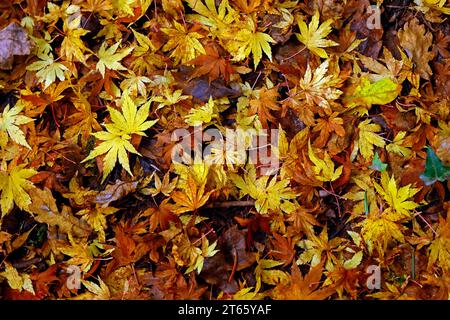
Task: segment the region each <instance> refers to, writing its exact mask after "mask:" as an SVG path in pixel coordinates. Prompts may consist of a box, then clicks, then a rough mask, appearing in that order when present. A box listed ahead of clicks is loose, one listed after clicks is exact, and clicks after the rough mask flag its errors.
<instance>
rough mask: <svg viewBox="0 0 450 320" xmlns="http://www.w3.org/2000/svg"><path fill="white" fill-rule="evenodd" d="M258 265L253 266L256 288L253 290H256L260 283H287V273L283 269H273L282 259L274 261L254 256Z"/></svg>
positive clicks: (258, 288)
mask: <svg viewBox="0 0 450 320" xmlns="http://www.w3.org/2000/svg"><path fill="white" fill-rule="evenodd" d="M256 261H257V263H258V265H257V266H256V268H255V271H254V272H255V278H256V288H255V292H258V291H259V290H260V288H261V284H262V283H267V284H270V285H277V284H280V283H287V282H288V280H289V274H288V273H287V272H285V271H282V270H278V269H273V268H275V267H278V266H280V265H282V264H283V262H282V261H276V260H271V259H259V256H258V255H257V256H256Z"/></svg>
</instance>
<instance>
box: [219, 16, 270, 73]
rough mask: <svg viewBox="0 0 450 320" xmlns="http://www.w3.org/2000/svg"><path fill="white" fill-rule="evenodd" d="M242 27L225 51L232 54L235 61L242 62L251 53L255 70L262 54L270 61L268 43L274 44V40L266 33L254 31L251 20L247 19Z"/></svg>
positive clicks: (253, 24) (254, 27)
mask: <svg viewBox="0 0 450 320" xmlns="http://www.w3.org/2000/svg"><path fill="white" fill-rule="evenodd" d="M244 26H245V27H243V28H242V29H240V30H239V31H238V32H237V34H236V35H235V37H234V41H233V43H230V44H228V45H227V50H229V51H230V52H231V53H232V55H233V60H235V61H241V60H244V59H245V58H246V57H248V56H249V55H250V53H252V54H253V67H254V69H255V70H256V67H257V66H258V64H259V62H260V61H261V58H262V53H263V52H264V53H265V54H266V56H267V57H268V58H269V60H270V61H272V49H271V48H270V43H275V40H273V39H272V37H271V36H270V35H268V34H267V33H263V32H259V31H256V26H255V23H254V22H253V20H252V19H247V21H246V24H244Z"/></svg>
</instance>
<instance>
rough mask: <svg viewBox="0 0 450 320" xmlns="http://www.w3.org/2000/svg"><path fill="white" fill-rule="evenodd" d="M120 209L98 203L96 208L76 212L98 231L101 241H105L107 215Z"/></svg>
mask: <svg viewBox="0 0 450 320" xmlns="http://www.w3.org/2000/svg"><path fill="white" fill-rule="evenodd" d="M117 211H119V209H117V208H114V207H106V208H104V207H101V206H99V205H98V204H97V205H96V206H95V207H94V208H88V209H83V210H80V211H78V212H77V213H76V214H77V215H78V216H81V218H82V219H83V220H84V221H86V222H87V223H88V224H89V225H90V226H91V227H92V229H93V230H94V231H96V232H98V239H99V241H100V242H105V240H106V238H105V229H106V228H107V224H106V217H107V216H109V215H111V214H114V213H116V212H117Z"/></svg>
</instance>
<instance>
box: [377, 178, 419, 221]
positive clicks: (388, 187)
mask: <svg viewBox="0 0 450 320" xmlns="http://www.w3.org/2000/svg"><path fill="white" fill-rule="evenodd" d="M374 186H375V189H376V190H377V191H378V193H379V194H381V195H382V196H383V198H384V200H386V202H387V203H388V204H389V206H390V207H391V208H392V209H394V210H395V213H394V214H393V215H392V217H391V218H392V219H393V220H394V221H397V220H401V219H404V218H410V217H411V210H413V209H415V208H416V207H417V206H418V204H417V203H415V202H414V201H408V199H409V198H411V197H413V196H414V195H415V194H416V193H417V192H419V190H420V189H419V188H412V187H411V185H406V186H403V187H401V188H400V189H398V188H397V183H396V182H395V178H394V176H393V175H392V176H391V178H390V179H389V175H388V173H387V172H386V171H383V172H382V173H381V186H380V185H379V184H378V183H376V182H374Z"/></svg>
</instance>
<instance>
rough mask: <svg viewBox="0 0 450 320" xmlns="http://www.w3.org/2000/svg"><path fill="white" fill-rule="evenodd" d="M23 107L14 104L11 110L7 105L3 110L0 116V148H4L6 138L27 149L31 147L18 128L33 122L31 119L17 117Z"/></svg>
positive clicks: (6, 141) (21, 116)
mask: <svg viewBox="0 0 450 320" xmlns="http://www.w3.org/2000/svg"><path fill="white" fill-rule="evenodd" d="M22 109H23V105H20V104H16V105H15V106H14V107H13V108H10V107H9V104H8V105H7V106H6V107H5V109H4V110H3V113H2V114H1V115H0V147H1V148H5V147H6V145H7V143H8V136H9V138H11V140H12V141H14V142H15V143H17V144H20V145H22V146H25V147H27V148H29V149H31V147H30V146H29V144H28V143H27V141H26V140H25V135H24V134H23V132H22V130H20V128H19V126H20V125H22V124H25V123H28V122H31V121H33V119H31V118H29V117H27V116H23V115H19V113H20V111H22Z"/></svg>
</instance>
